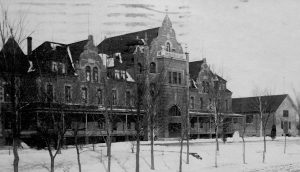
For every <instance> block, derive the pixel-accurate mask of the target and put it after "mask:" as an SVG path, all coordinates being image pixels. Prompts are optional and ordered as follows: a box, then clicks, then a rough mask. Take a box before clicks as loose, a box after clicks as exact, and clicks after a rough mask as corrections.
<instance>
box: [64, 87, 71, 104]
mask: <svg viewBox="0 0 300 172" xmlns="http://www.w3.org/2000/svg"><path fill="white" fill-rule="evenodd" d="M65 101H66V103H70V102H71V86H65Z"/></svg>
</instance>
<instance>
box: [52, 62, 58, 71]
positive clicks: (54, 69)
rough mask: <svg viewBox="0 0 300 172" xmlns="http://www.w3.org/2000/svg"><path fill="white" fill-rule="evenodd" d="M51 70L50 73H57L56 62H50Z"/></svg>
mask: <svg viewBox="0 0 300 172" xmlns="http://www.w3.org/2000/svg"><path fill="white" fill-rule="evenodd" d="M51 70H52V72H57V71H58V67H57V63H56V62H52V65H51Z"/></svg>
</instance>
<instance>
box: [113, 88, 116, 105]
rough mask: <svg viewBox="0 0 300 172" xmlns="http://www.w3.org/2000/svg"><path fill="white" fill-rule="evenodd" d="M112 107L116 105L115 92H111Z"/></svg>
mask: <svg viewBox="0 0 300 172" xmlns="http://www.w3.org/2000/svg"><path fill="white" fill-rule="evenodd" d="M112 105H117V90H112Z"/></svg>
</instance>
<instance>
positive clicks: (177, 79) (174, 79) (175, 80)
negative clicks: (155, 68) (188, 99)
mask: <svg viewBox="0 0 300 172" xmlns="http://www.w3.org/2000/svg"><path fill="white" fill-rule="evenodd" d="M168 78H169V80H168V81H169V84H182V79H183V78H182V73H181V72H171V71H169V72H168Z"/></svg>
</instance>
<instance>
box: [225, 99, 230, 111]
mask: <svg viewBox="0 0 300 172" xmlns="http://www.w3.org/2000/svg"><path fill="white" fill-rule="evenodd" d="M225 109H226V111H228V110H229V107H228V100H225Z"/></svg>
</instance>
